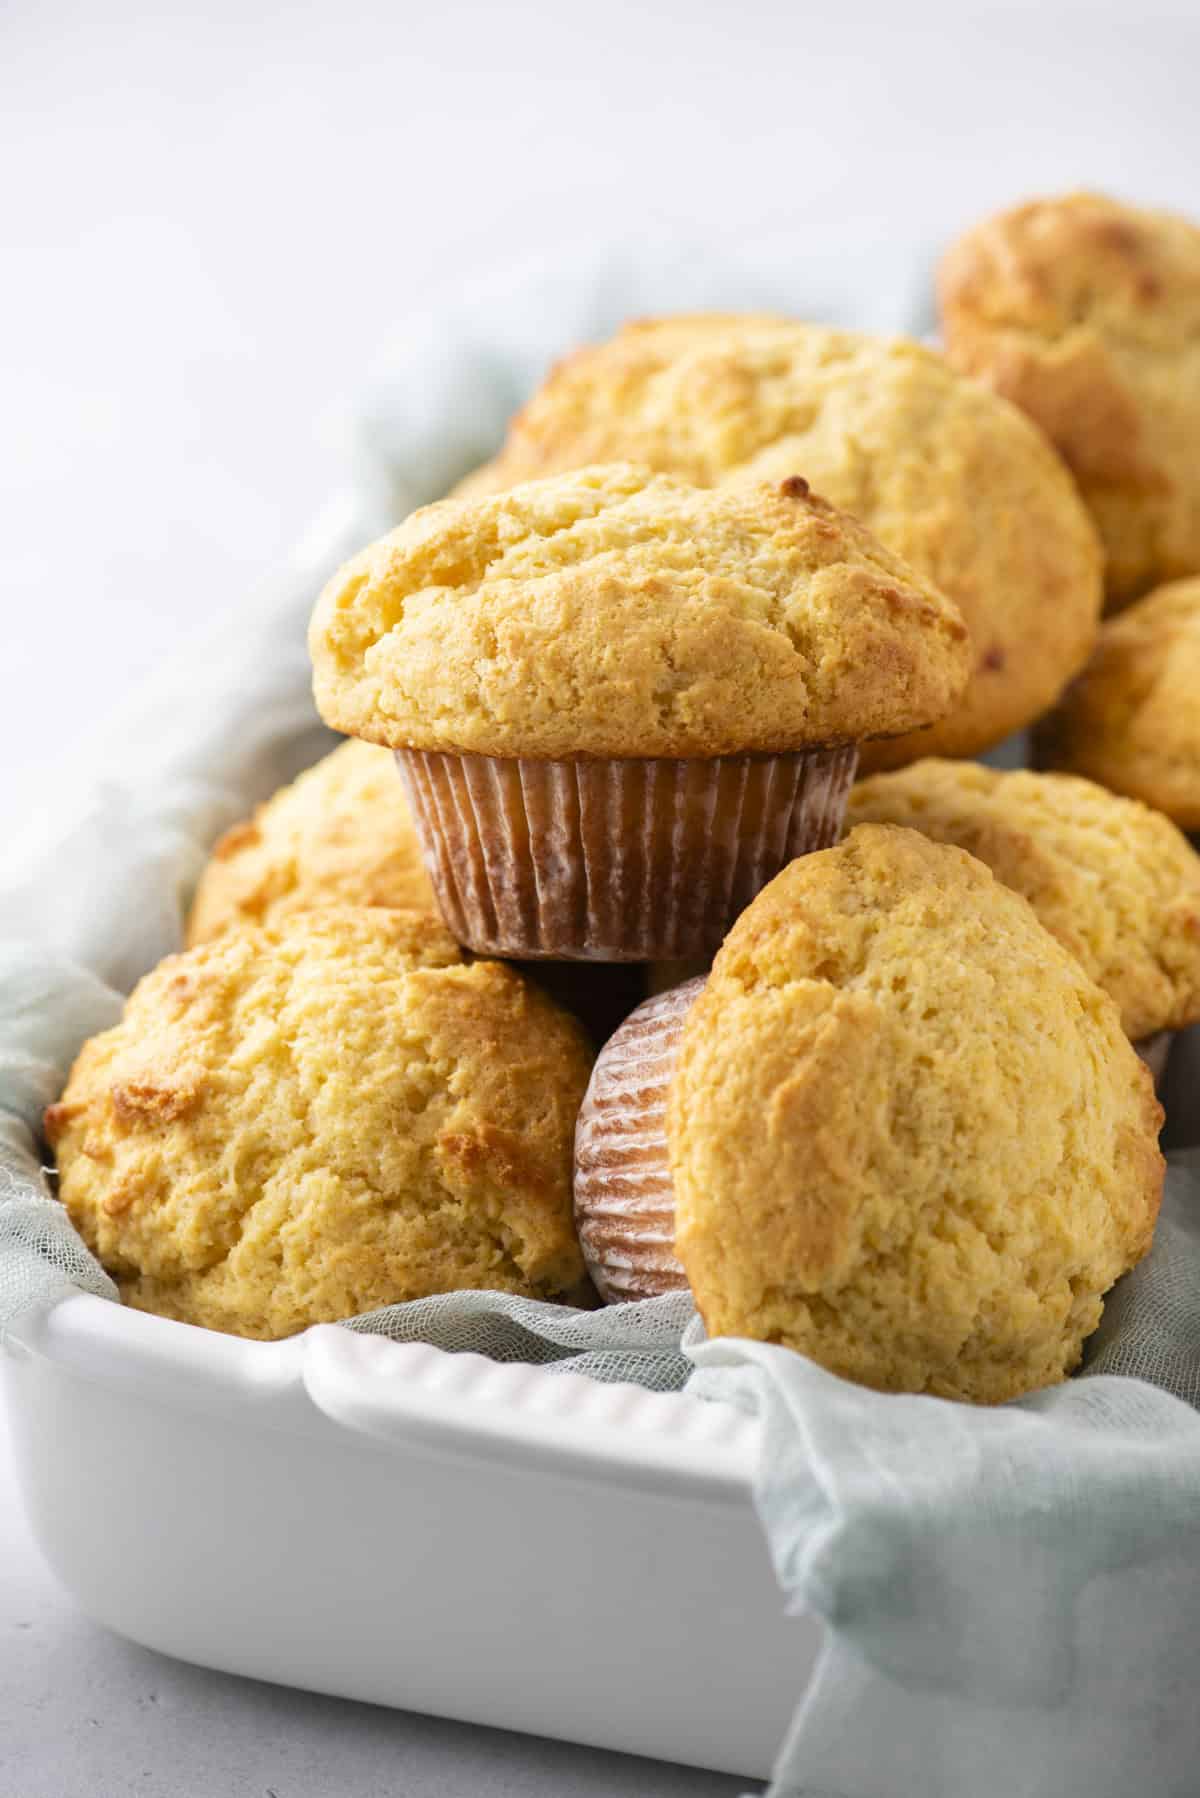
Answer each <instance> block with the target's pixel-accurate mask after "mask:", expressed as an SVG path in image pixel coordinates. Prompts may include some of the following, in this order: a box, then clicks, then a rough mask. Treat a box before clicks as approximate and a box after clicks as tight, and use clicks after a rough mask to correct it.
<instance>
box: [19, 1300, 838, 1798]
mask: <svg viewBox="0 0 1200 1798" xmlns="http://www.w3.org/2000/svg"><path fill="white" fill-rule="evenodd" d="M6 1347H7V1349H8V1351H9V1352H8V1353H7V1354H5V1355H3V1356H0V1362H3V1365H4V1372H5V1384H6V1387H7V1392H8V1398H9V1402H10V1409H11V1414H12V1424H13V1436H14V1441H15V1445H16V1457H17V1467H18V1477H19V1479H20V1482H21V1485H22V1488H23V1491H24V1494H25V1499H26V1503H27V1506H28V1510H29V1515H30V1519H31V1522H32V1524H33V1528H34V1532H35V1534H36V1536H37V1539H38V1541H39V1543H40V1545H41V1547H42V1549H43V1551H44V1553H45V1555H46V1558H47V1560H48V1561H49V1562H50V1565H51V1566H52V1567H53V1568H54V1570H55V1572H56V1573H57V1575H58V1577H59V1578H60V1579H61V1580H62V1582H63V1584H64V1585H65V1586H66V1587H67V1589H68V1590H69V1591H70V1592H71V1593H72V1595H73V1596H74V1598H75V1599H76V1601H77V1602H78V1603H79V1605H80V1606H81V1607H82V1608H83V1610H84V1611H86V1612H87V1613H88V1614H89V1615H90V1616H91V1617H93V1618H95V1619H96V1620H97V1621H99V1622H101V1623H104V1624H107V1625H108V1626H109V1627H110V1628H112V1629H114V1630H117V1631H118V1632H119V1633H120V1634H122V1635H125V1636H129V1637H131V1638H132V1639H133V1640H134V1641H137V1642H141V1643H144V1644H145V1645H147V1646H148V1647H151V1648H156V1649H159V1650H162V1651H163V1652H165V1653H167V1654H173V1655H178V1656H180V1657H181V1658H183V1659H185V1660H190V1661H196V1662H199V1663H201V1664H202V1665H205V1666H210V1667H218V1668H222V1669H224V1670H226V1671H229V1672H234V1673H243V1674H251V1675H253V1676H255V1677H256V1678H259V1679H267V1680H275V1681H279V1682H282V1683H286V1684H288V1685H295V1686H303V1687H308V1688H310V1689H312V1690H314V1691H320V1692H333V1693H338V1694H342V1695H344V1696H347V1697H351V1698H358V1699H366V1700H369V1701H372V1702H374V1703H378V1704H387V1705H396V1706H402V1707H405V1708H409V1709H414V1710H420V1711H430V1712H434V1713H436V1714H438V1715H442V1716H449V1717H459V1718H465V1719H467V1720H469V1721H472V1722H478V1723H488V1724H494V1725H499V1726H502V1727H504V1728H508V1729H521V1730H529V1731H533V1732H537V1733H539V1734H543V1735H549V1736H557V1737H560V1738H563V1739H565V1740H568V1741H575V1742H583V1743H589V1744H594V1745H596V1746H598V1747H604V1748H617V1749H625V1750H628V1751H630V1752H634V1753H638V1754H646V1755H655V1756H659V1757H661V1758H663V1759H669V1760H676V1761H684V1762H688V1763H691V1764H693V1765H696V1766H703V1767H711V1768H716V1769H719V1770H721V1771H725V1772H732V1773H738V1774H742V1775H747V1776H751V1777H764V1776H765V1775H766V1774H767V1773H768V1771H769V1765H770V1762H771V1760H772V1758H773V1754H774V1750H775V1748H776V1746H777V1745H778V1743H779V1741H780V1739H781V1738H782V1735H783V1733H784V1730H785V1727H786V1726H787V1724H788V1722H789V1720H790V1718H791V1715H792V1713H793V1711H794V1710H795V1707H796V1703H797V1700H798V1698H799V1696H800V1694H801V1692H802V1690H803V1688H804V1685H805V1683H806V1681H807V1679H808V1677H809V1675H810V1673H811V1671H812V1667H813V1663H814V1661H815V1658H816V1654H817V1650H818V1647H819V1643H820V1639H821V1631H822V1626H821V1624H820V1623H819V1622H818V1621H817V1620H816V1619H815V1618H812V1617H800V1618H794V1617H785V1616H784V1615H783V1614H782V1601H781V1598H780V1594H779V1590H778V1588H777V1586H776V1584H775V1580H774V1577H773V1574H772V1571H771V1567H770V1564H769V1561H768V1559H767V1553H766V1549H765V1546H764V1541H763V1536H762V1532H761V1530H760V1528H759V1525H758V1522H757V1520H756V1518H755V1514H754V1511H753V1508H752V1504H751V1498H750V1483H751V1476H752V1473H753V1467H754V1457H755V1453H756V1448H757V1440H758V1426H757V1424H756V1422H755V1421H754V1420H753V1419H751V1418H749V1417H746V1416H744V1415H742V1414H741V1413H740V1412H738V1411H736V1410H734V1409H732V1408H729V1407H726V1406H722V1405H712V1404H708V1403H706V1402H705V1401H703V1400H700V1399H693V1398H689V1397H687V1396H685V1395H681V1394H678V1395H677V1394H670V1395H664V1394H656V1393H650V1392H646V1391H644V1390H642V1389H641V1388H639V1387H635V1386H628V1385H620V1386H613V1385H604V1384H601V1383H599V1382H596V1381H593V1380H590V1379H587V1378H584V1377H581V1376H579V1375H574V1374H550V1373H548V1372H546V1371H545V1370H544V1369H540V1368H534V1367H527V1366H512V1365H505V1366H501V1365H498V1364H496V1363H493V1362H490V1361H487V1360H484V1359H482V1358H481V1357H479V1356H476V1355H465V1354H458V1355H451V1354H447V1353H445V1352H444V1351H442V1350H440V1349H435V1348H429V1347H425V1346H423V1345H412V1344H399V1343H393V1342H388V1341H385V1340H381V1339H377V1338H372V1337H366V1336H360V1335H356V1334H354V1333H353V1332H351V1331H348V1330H344V1329H340V1328H338V1327H337V1326H334V1325H324V1326H321V1327H319V1328H316V1329H312V1330H309V1331H307V1332H306V1333H305V1334H304V1335H302V1336H299V1337H295V1338H293V1339H291V1340H290V1341H287V1342H281V1343H256V1342H245V1341H241V1340H239V1339H237V1338H235V1337H229V1336H221V1335H217V1334H214V1333H211V1332H208V1331H203V1330H198V1329H193V1328H192V1327H190V1326H189V1325H186V1324H178V1323H172V1322H169V1321H167V1320H165V1319H162V1318H157V1317H150V1316H146V1315H143V1314H141V1313H138V1312H134V1311H129V1310H125V1309H123V1308H121V1307H120V1306H117V1305H114V1304H111V1303H109V1302H107V1301H105V1300H103V1299H98V1298H91V1297H88V1296H84V1295H79V1296H76V1297H72V1298H68V1299H65V1300H63V1301H62V1302H60V1303H59V1304H57V1305H55V1306H53V1307H51V1308H49V1309H48V1310H44V1311H42V1312H39V1313H32V1314H29V1315H27V1316H26V1317H25V1318H24V1319H22V1320H21V1321H20V1322H19V1323H18V1324H17V1326H16V1327H15V1329H14V1330H13V1331H12V1332H11V1334H10V1335H9V1337H8V1338H6Z"/></svg>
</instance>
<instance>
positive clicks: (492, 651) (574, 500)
mask: <svg viewBox="0 0 1200 1798" xmlns="http://www.w3.org/2000/svg"><path fill="white" fill-rule="evenodd" d="M1022 428H1024V427H1022ZM309 642H310V647H311V651H312V658H313V667H314V687H315V692H316V698H317V705H318V709H319V710H320V712H321V715H322V717H323V718H324V719H325V721H326V723H327V724H331V725H333V727H334V728H335V729H337V730H344V731H347V732H349V733H351V734H353V735H355V736H358V737H363V738H365V739H367V740H368V741H371V742H378V743H384V744H387V745H389V746H391V747H393V748H401V747H404V748H417V749H422V750H434V751H442V750H445V751H453V752H457V753H463V752H466V753H475V754H482V755H487V756H505V757H513V756H525V757H530V758H542V759H555V758H559V757H567V758H579V757H597V756H602V757H618V758H619V757H629V758H634V757H657V756H662V757H708V756H722V755H741V754H744V753H746V752H748V751H766V752H771V751H777V750H790V749H801V748H806V747H810V746H814V745H822V746H824V745H829V744H834V743H846V742H857V741H859V740H860V739H861V738H863V737H869V736H873V735H876V734H879V733H886V732H893V731H902V730H908V729H911V728H912V727H914V726H919V725H922V724H926V723H929V722H930V721H931V720H933V719H935V718H939V717H941V715H942V714H943V713H944V712H945V711H946V709H947V707H948V706H950V705H951V704H952V703H953V701H954V700H955V698H956V697H957V695H958V694H959V692H960V691H961V689H962V686H963V683H964V681H965V679H966V673H967V646H966V631H965V629H964V627H963V622H962V619H961V617H960V616H959V614H958V612H957V610H956V608H955V607H954V606H953V605H952V604H951V603H950V602H949V601H948V600H947V599H945V598H944V596H943V595H942V594H941V593H939V592H938V590H937V589H936V588H935V587H934V586H933V585H932V584H931V583H930V582H929V581H928V580H926V579H924V578H923V577H922V576H920V575H917V574H914V572H913V571H912V570H911V569H910V568H907V567H905V565H904V564H903V562H902V561H901V560H900V559H899V557H898V556H896V555H893V554H891V553H890V552H889V551H887V550H885V549H883V548H881V547H880V545H879V544H878V543H876V542H875V540H874V538H873V537H872V536H871V535H870V533H869V532H868V531H866V530H864V529H863V527H862V526H861V525H860V524H858V523H857V522H856V520H854V519H852V518H849V517H847V516H846V515H845V514H842V513H838V512H837V511H835V510H834V508H833V507H831V506H829V505H827V504H825V502H824V501H822V500H820V499H818V498H817V497H816V496H815V495H814V494H812V493H810V492H809V490H808V487H807V484H806V483H805V482H804V481H803V480H791V479H787V478H783V479H780V480H777V481H773V482H772V483H770V484H769V485H766V484H760V483H756V484H754V485H752V486H744V487H740V488H737V489H730V490H725V491H720V492H715V493H714V492H705V491H700V490H698V489H697V488H695V487H692V486H690V485H688V484H687V483H685V482H683V481H679V480H673V479H671V478H669V477H667V476H663V475H654V474H652V473H650V472H649V470H647V469H645V468H636V467H632V466H628V465H622V464H611V465H609V466H606V467H603V468H592V469H583V470H579V471H576V472H573V473H570V474H565V475H559V476H555V477H553V478H551V479H548V480H543V481H536V482H530V483H528V484H527V485H524V486H519V487H516V488H514V489H513V490H512V491H510V492H504V493H501V494H498V495H495V496H493V497H489V498H484V499H480V500H478V501H467V500H444V501H442V502H441V503H440V504H438V505H434V506H429V507H426V508H425V509H424V510H423V511H420V512H416V513H414V514H413V516H412V517H411V518H409V519H408V520H407V521H406V522H405V523H404V524H402V525H401V526H400V527H399V529H397V530H395V531H392V532H391V533H390V535H389V536H387V537H384V538H382V539H381V540H380V541H379V542H378V543H374V544H372V545H371V546H370V547H369V548H367V549H365V550H364V551H363V552H362V553H361V554H360V555H358V556H356V557H355V558H354V559H353V560H352V561H350V562H348V563H347V564H346V565H345V567H344V568H342V569H341V570H339V572H338V573H337V574H336V575H335V576H334V578H333V580H332V581H330V583H329V585H328V586H327V587H326V589H325V591H324V593H323V594H322V595H321V598H320V601H319V602H318V605H317V608H316V611H315V613H314V615H313V621H312V627H311V631H310V634H309Z"/></svg>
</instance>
